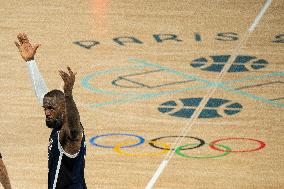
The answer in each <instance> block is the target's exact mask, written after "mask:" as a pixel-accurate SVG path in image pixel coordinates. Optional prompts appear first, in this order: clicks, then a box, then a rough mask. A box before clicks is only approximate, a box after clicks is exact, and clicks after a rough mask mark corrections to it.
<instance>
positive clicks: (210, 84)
mask: <svg viewBox="0 0 284 189" xmlns="http://www.w3.org/2000/svg"><path fill="white" fill-rule="evenodd" d="M130 60H131V61H135V62H137V63H139V64H143V65H144V66H146V65H148V66H149V65H152V66H157V65H155V64H152V63H150V62H147V61H145V60H142V59H135V58H131V59H130ZM229 60H230V59H229ZM232 61H233V59H232ZM159 67H161V68H163V69H164V70H171V69H170V68H167V67H164V66H159ZM229 67H230V65H229V66H228V67H227V69H229ZM172 72H173V73H176V74H177V75H180V74H182V76H186V75H188V77H190V78H191V77H192V76H194V75H192V74H187V73H184V72H180V71H175V70H172ZM273 76H284V72H274V73H269V74H264V75H260V76H249V77H244V78H241V79H237V80H230V81H226V82H220V81H215V82H212V81H208V87H218V88H222V89H224V90H226V91H229V92H232V93H236V94H240V95H243V96H245V97H248V98H251V99H253V100H256V101H261V102H264V103H268V104H271V105H274V106H276V107H281V108H284V104H281V103H278V102H275V101H272V100H269V99H266V98H263V97H260V96H256V95H253V94H251V93H248V92H245V91H241V90H237V89H233V88H231V87H229V86H226V85H227V84H231V83H235V82H244V81H247V80H255V79H260V78H266V77H273ZM194 77H195V76H194ZM196 79H197V80H199V79H198V78H196ZM204 80H205V79H202V81H204ZM149 97H150V96H149ZM152 97H155V96H152ZM138 100H139V99H138Z"/></svg>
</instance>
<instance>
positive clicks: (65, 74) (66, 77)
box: [59, 70, 68, 81]
mask: <svg viewBox="0 0 284 189" xmlns="http://www.w3.org/2000/svg"><path fill="white" fill-rule="evenodd" d="M59 75H60V76H61V78H62V79H63V80H64V81H67V80H68V74H67V73H65V72H64V71H62V70H59Z"/></svg>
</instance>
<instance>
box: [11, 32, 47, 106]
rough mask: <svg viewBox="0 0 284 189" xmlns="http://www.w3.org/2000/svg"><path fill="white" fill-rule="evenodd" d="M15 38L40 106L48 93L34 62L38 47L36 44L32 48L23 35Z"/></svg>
mask: <svg viewBox="0 0 284 189" xmlns="http://www.w3.org/2000/svg"><path fill="white" fill-rule="evenodd" d="M17 38H18V42H15V45H16V46H17V47H18V49H19V52H20V54H21V56H22V58H23V59H24V60H25V61H26V63H27V64H28V68H29V74H30V78H31V80H32V85H33V89H34V91H35V94H36V97H37V99H38V101H39V103H40V104H41V105H42V101H43V97H44V95H45V94H46V93H47V92H48V88H47V86H46V84H45V81H44V79H43V77H42V75H41V74H40V72H39V70H38V67H37V64H36V61H35V60H34V55H35V54H36V51H37V49H38V47H39V46H40V45H39V44H36V45H34V46H32V45H31V43H30V42H29V39H28V37H27V35H26V34H25V33H20V34H18V36H17Z"/></svg>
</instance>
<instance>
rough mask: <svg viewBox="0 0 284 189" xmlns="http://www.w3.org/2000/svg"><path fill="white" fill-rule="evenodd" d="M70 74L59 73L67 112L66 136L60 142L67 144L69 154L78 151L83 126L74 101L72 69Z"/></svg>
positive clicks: (73, 75) (73, 74)
mask: <svg viewBox="0 0 284 189" xmlns="http://www.w3.org/2000/svg"><path fill="white" fill-rule="evenodd" d="M67 69H68V72H69V74H67V73H65V72H64V71H61V70H60V71H59V75H60V76H61V78H62V79H63V81H64V96H65V111H66V123H65V124H64V125H63V129H64V134H61V135H60V140H61V141H65V142H63V144H67V145H66V148H65V149H64V150H66V151H67V152H69V153H73V152H76V151H78V148H79V147H80V144H81V139H82V131H83V128H82V125H81V122H80V115H79V112H78V109H77V107H76V104H75V102H74V99H73V94H72V90H73V86H74V82H75V75H76V73H73V71H72V70H71V68H70V67H67Z"/></svg>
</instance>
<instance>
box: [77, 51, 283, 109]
mask: <svg viewBox="0 0 284 189" xmlns="http://www.w3.org/2000/svg"><path fill="white" fill-rule="evenodd" d="M129 61H132V62H134V63H138V64H142V66H141V65H140V66H137V65H135V66H128V67H123V68H113V69H110V70H103V71H98V72H95V73H92V74H90V75H88V76H86V77H85V78H84V79H82V80H81V84H82V85H83V87H84V88H86V89H88V90H90V91H91V92H96V93H103V94H110V95H116V96H131V97H130V98H126V99H119V100H113V101H108V102H103V103H95V104H90V105H89V106H90V107H93V108H95V107H100V106H106V105H114V104H123V103H129V102H134V101H138V100H142V99H148V98H153V97H158V96H162V95H167V94H177V93H181V92H185V91H191V90H198V89H206V88H209V87H218V88H222V89H224V90H226V91H229V92H232V93H237V94H241V95H243V96H245V97H249V98H251V99H254V100H257V101H262V102H264V103H268V104H271V105H274V106H277V107H281V108H284V104H282V103H278V102H275V101H272V100H269V99H266V98H263V97H259V96H256V95H253V94H250V93H247V92H245V91H241V90H236V89H233V88H230V87H228V86H226V85H228V84H231V83H236V82H244V81H247V80H255V79H260V78H265V77H273V76H283V75H284V72H282V71H281V72H274V73H269V74H264V75H260V76H250V77H245V78H241V79H236V80H230V81H225V82H212V81H208V80H206V79H203V78H201V77H199V76H196V75H193V74H188V73H184V72H181V71H176V70H173V69H171V68H167V67H164V66H161V65H158V64H153V63H150V62H148V61H146V60H142V59H137V58H132V57H130V58H129ZM145 67H154V68H159V69H163V70H164V71H166V72H170V73H173V74H175V75H178V76H181V77H184V78H191V79H195V80H197V81H200V82H203V83H204V85H199V86H194V87H190V88H184V89H177V90H171V91H164V92H160V93H145V94H142V95H141V94H139V93H130V94H129V93H128V94H126V93H118V92H112V91H106V90H102V89H98V88H95V87H92V86H90V85H89V83H88V81H89V80H91V79H92V78H93V77H94V76H97V75H104V74H110V73H113V72H117V71H123V70H129V69H135V68H145Z"/></svg>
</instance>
